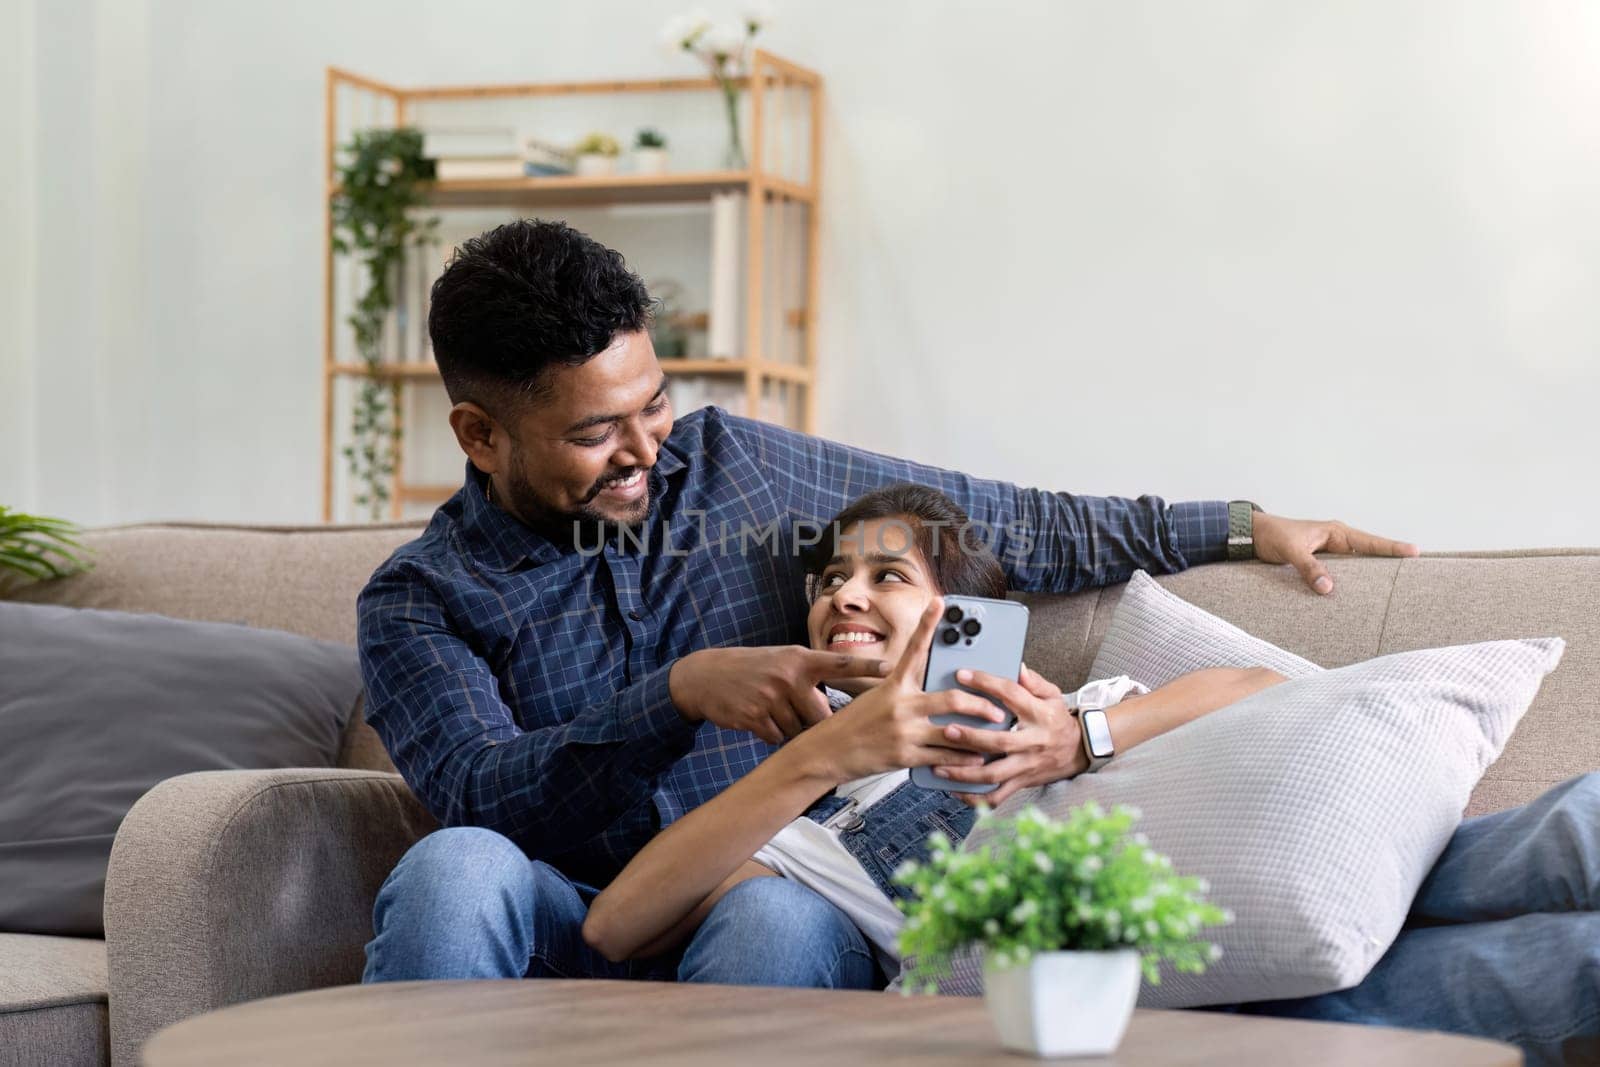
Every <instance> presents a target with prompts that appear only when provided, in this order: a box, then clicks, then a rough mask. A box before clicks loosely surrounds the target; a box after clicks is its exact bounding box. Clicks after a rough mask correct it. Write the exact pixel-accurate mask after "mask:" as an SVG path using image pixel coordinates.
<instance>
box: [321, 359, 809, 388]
mask: <svg viewBox="0 0 1600 1067" xmlns="http://www.w3.org/2000/svg"><path fill="white" fill-rule="evenodd" d="M661 369H662V370H664V371H666V372H667V373H668V374H726V375H729V376H738V375H742V374H744V373H745V372H746V371H748V370H751V369H754V370H755V371H756V372H757V373H759V374H762V375H765V376H766V377H768V378H776V379H779V380H781V381H788V382H800V383H802V384H805V383H809V382H810V381H811V371H810V370H809V369H808V368H806V367H802V366H800V365H799V364H798V363H761V364H759V365H755V366H754V367H752V364H751V362H750V361H749V360H747V359H673V358H670V357H669V358H663V359H662V360H661ZM328 370H329V372H330V373H331V374H333V375H334V376H335V377H340V378H365V377H367V368H366V367H365V366H364V365H363V364H360V363H335V364H333V365H332V366H330V367H329V368H328ZM376 377H378V378H379V379H381V380H384V381H396V380H404V381H424V382H425V381H438V380H439V366H438V364H436V363H386V364H384V365H383V366H381V367H379V368H378V370H377V374H376Z"/></svg>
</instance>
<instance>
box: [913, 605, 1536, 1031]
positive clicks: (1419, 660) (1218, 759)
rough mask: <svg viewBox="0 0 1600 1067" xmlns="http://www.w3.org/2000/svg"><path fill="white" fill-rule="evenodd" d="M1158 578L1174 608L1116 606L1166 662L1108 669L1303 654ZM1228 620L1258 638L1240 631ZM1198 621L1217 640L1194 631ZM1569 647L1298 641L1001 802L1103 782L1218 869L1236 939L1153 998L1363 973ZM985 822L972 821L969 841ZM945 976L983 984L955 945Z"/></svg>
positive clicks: (1059, 801) (1186, 855) (1163, 834)
mask: <svg viewBox="0 0 1600 1067" xmlns="http://www.w3.org/2000/svg"><path fill="white" fill-rule="evenodd" d="M1147 581H1148V580H1147ZM1148 584H1149V585H1150V586H1155V583H1154V582H1153V581H1150V582H1148ZM1129 592H1130V594H1131V593H1134V592H1135V590H1134V589H1133V588H1132V587H1131V586H1130V589H1129ZM1160 592H1161V593H1162V595H1163V596H1164V597H1168V598H1170V599H1171V600H1172V601H1175V602H1176V605H1175V606H1173V607H1172V609H1171V610H1169V611H1167V612H1165V613H1162V612H1159V611H1152V610H1151V609H1152V605H1153V604H1155V603H1156V602H1157V600H1158V598H1155V597H1153V596H1150V595H1148V594H1149V590H1148V589H1146V590H1144V591H1143V592H1142V593H1141V594H1140V595H1139V596H1138V597H1137V598H1136V599H1135V600H1133V601H1132V602H1129V601H1127V600H1125V601H1124V603H1125V604H1128V606H1129V609H1130V610H1129V617H1128V618H1125V619H1117V620H1114V622H1113V629H1114V630H1119V631H1120V634H1121V638H1120V640H1121V641H1122V642H1123V643H1124V644H1125V646H1126V647H1136V648H1155V649H1157V650H1158V652H1159V656H1160V658H1161V662H1160V665H1159V666H1158V667H1157V668H1155V669H1154V670H1151V669H1149V668H1146V667H1144V666H1143V665H1141V664H1139V663H1135V662H1122V661H1114V656H1108V655H1107V654H1106V653H1105V652H1104V651H1103V652H1102V657H1101V658H1103V659H1105V660H1106V663H1107V664H1114V665H1111V666H1104V667H1103V666H1102V663H1101V659H1097V660H1096V663H1095V668H1094V671H1093V672H1092V674H1093V676H1095V677H1099V676H1101V675H1102V674H1103V673H1106V672H1107V671H1111V670H1115V671H1120V672H1123V673H1128V674H1130V675H1132V676H1133V677H1134V678H1136V679H1140V680H1143V678H1144V677H1150V678H1152V679H1160V680H1168V674H1169V673H1170V672H1172V671H1174V670H1176V671H1177V673H1185V672H1186V671H1187V670H1189V669H1199V668H1200V667H1204V666H1211V665H1215V664H1216V663H1219V662H1220V663H1225V664H1235V665H1241V666H1242V665H1254V664H1258V663H1263V662H1265V663H1268V664H1273V665H1275V666H1276V669H1278V670H1280V671H1283V672H1284V673H1286V674H1287V673H1289V671H1288V670H1285V666H1289V667H1294V666H1295V665H1294V664H1293V663H1290V662H1288V661H1286V660H1284V659H1281V658H1278V659H1273V658H1263V654H1264V653H1275V654H1276V655H1277V656H1278V657H1288V656H1289V654H1288V653H1285V652H1282V651H1281V650H1279V649H1274V648H1273V647H1272V646H1270V645H1266V644H1265V642H1261V641H1259V640H1258V639H1256V638H1253V637H1250V635H1248V634H1244V633H1243V632H1242V631H1238V630H1236V629H1235V628H1233V627H1230V626H1229V625H1228V624H1227V623H1224V622H1222V620H1220V619H1215V618H1214V617H1212V616H1209V615H1207V614H1206V613H1205V612H1203V611H1200V609H1198V608H1195V607H1193V605H1189V604H1186V603H1184V602H1183V601H1181V600H1178V599H1177V598H1176V597H1172V596H1171V594H1167V593H1165V591H1160ZM1118 612H1119V614H1120V613H1121V612H1122V608H1121V607H1120V606H1119V608H1118ZM1135 613H1138V614H1137V615H1136V614H1135ZM1135 618H1142V619H1143V621H1144V623H1145V624H1147V625H1146V627H1145V628H1136V627H1135V626H1134V625H1133V619H1135ZM1119 624H1121V625H1120V626H1119ZM1228 630H1233V632H1234V633H1235V634H1237V635H1238V639H1242V640H1238V639H1236V640H1235V641H1234V642H1231V643H1230V642H1229V641H1228V640H1224V639H1223V635H1226V632H1227V631H1228ZM1196 634H1198V635H1199V637H1200V641H1199V643H1198V646H1197V647H1198V648H1203V649H1205V650H1206V651H1205V652H1204V654H1203V655H1202V654H1201V653H1200V652H1198V651H1195V650H1192V649H1191V650H1189V651H1183V650H1182V648H1181V647H1179V646H1180V645H1181V641H1180V638H1183V637H1188V636H1193V635H1196ZM1161 635H1167V636H1165V637H1163V636H1161ZM1564 648H1565V643H1564V642H1563V641H1562V640H1561V639H1560V638H1553V637H1552V638H1540V639H1528V640H1513V641H1490V642H1485V643H1482V644H1475V645H1458V646H1454V647H1450V648H1440V649H1423V650H1420V651H1415V652H1402V653H1398V654H1395V655H1390V656H1383V657H1381V658H1378V659H1373V660H1368V661H1367V662H1365V663H1357V664H1353V665H1351V666H1348V667H1341V668H1339V669H1337V670H1328V671H1322V670H1318V669H1317V668H1316V667H1315V665H1312V664H1309V663H1307V662H1306V661H1304V660H1300V661H1299V662H1300V663H1301V664H1304V666H1303V667H1297V668H1296V669H1297V670H1299V671H1300V672H1301V676H1300V677H1297V678H1292V679H1291V680H1289V681H1286V682H1282V683H1280V684H1278V685H1275V686H1272V687H1270V688H1268V689H1265V690H1262V691H1260V692H1258V693H1256V694H1254V695H1252V696H1250V697H1247V698H1246V699H1244V700H1241V701H1239V702H1238V703H1235V704H1232V705H1230V706H1229V707H1226V708H1223V709H1221V710H1219V711H1215V712H1212V713H1211V714H1209V715H1206V716H1204V717H1203V718H1201V719H1198V720H1195V721H1194V722H1191V723H1188V724H1186V725H1185V726H1183V727H1180V728H1179V729H1177V730H1173V731H1170V732H1168V733H1166V734H1163V735H1162V736H1160V737H1156V738H1153V739H1151V740H1149V741H1147V742H1145V743H1144V744H1142V745H1140V746H1138V747H1137V748H1134V749H1130V750H1128V751H1127V752H1125V753H1123V754H1121V755H1119V756H1117V757H1116V758H1115V759H1114V760H1113V761H1112V762H1111V763H1110V764H1109V765H1108V766H1107V767H1106V768H1105V769H1104V770H1102V771H1100V772H1099V773H1098V774H1093V775H1087V774H1086V775H1080V776H1079V777H1078V778H1075V779H1073V780H1071V781H1068V782H1058V783H1056V784H1054V785H1050V786H1046V787H1044V788H1042V789H1036V790H1025V791H1023V792H1021V793H1019V794H1017V795H1016V796H1014V797H1012V798H1011V799H1010V800H1009V801H1007V802H1006V803H1005V804H1003V805H1001V807H1000V810H999V812H998V814H1000V815H1008V814H1014V813H1015V812H1016V811H1018V810H1020V809H1021V808H1023V807H1025V806H1027V805H1029V804H1037V805H1038V806H1039V807H1040V808H1042V809H1044V810H1045V811H1046V812H1048V813H1050V814H1052V815H1056V816H1060V815H1063V814H1065V813H1066V812H1067V811H1068V810H1070V809H1071V808H1074V807H1076V806H1078V805H1080V804H1083V803H1086V802H1088V801H1090V800H1094V801H1098V802H1099V803H1100V804H1102V805H1104V806H1107V807H1109V806H1111V805H1114V804H1128V805H1131V806H1133V807H1135V808H1137V809H1139V811H1140V812H1141V818H1140V820H1139V822H1138V824H1137V827H1136V828H1137V829H1138V830H1140V831H1142V832H1143V833H1145V834H1146V835H1147V836H1148V837H1149V839H1150V844H1151V846H1152V847H1153V848H1155V849H1156V850H1157V851H1158V852H1162V853H1165V854H1166V855H1167V856H1169V857H1170V858H1171V860H1172V862H1173V865H1174V867H1175V868H1176V869H1177V870H1178V871H1179V872H1180V873H1183V874H1187V875H1196V876H1200V877H1203V878H1205V879H1207V880H1208V881H1209V882H1210V893H1209V896H1210V898H1211V899H1212V900H1213V901H1215V902H1216V903H1217V904H1219V905H1221V906H1222V907H1225V908H1228V909H1230V910H1231V911H1232V912H1233V913H1234V916H1235V920H1234V922H1233V924H1232V925H1229V926H1224V927H1218V928H1213V929H1211V930H1208V931H1206V932H1205V934H1206V936H1208V937H1209V938H1210V939H1211V940H1213V941H1215V942H1216V943H1217V944H1218V945H1220V946H1221V948H1222V952H1223V954H1222V957H1221V959H1220V960H1218V961H1216V962H1214V963H1212V964H1211V965H1210V967H1209V969H1208V970H1207V972H1206V973H1205V974H1203V975H1187V974H1177V973H1174V972H1172V971H1171V969H1170V968H1168V969H1166V970H1165V971H1164V972H1163V975H1162V981H1161V984H1160V985H1159V986H1149V985H1147V986H1145V988H1144V989H1143V991H1142V992H1141V995H1140V999H1139V1003H1140V1005H1142V1006H1144V1007H1153V1008H1183V1007H1193V1006H1196V1005H1203V1004H1223V1003H1234V1002H1241V1001H1250V1000H1271V999H1277V998H1281V997H1300V996H1312V995H1315V994H1319V993H1327V992H1331V991H1333V990H1336V989H1344V988H1348V987H1350V986H1353V985H1356V984H1358V983H1359V982H1360V981H1361V980H1362V979H1363V978H1365V977H1366V975H1367V972H1368V971H1370V970H1371V969H1372V966H1373V965H1374V964H1375V963H1376V962H1377V961H1378V959H1379V957H1381V956H1382V955H1383V953H1384V952H1385V951H1386V950H1387V949H1388V947H1389V945H1390V944H1391V943H1392V942H1393V941H1394V938H1395V936H1396V935H1397V934H1398V933H1399V931H1400V927H1401V924H1402V923H1403V922H1404V921H1405V917H1406V914H1407V913H1408V912H1409V910H1410V908H1411V901H1412V898H1413V897H1414V896H1415V895H1416V891H1417V888H1418V886H1420V885H1421V884H1422V880H1423V878H1424V877H1425V876H1426V875H1427V873H1428V871H1429V869H1430V868H1431V867H1432V866H1433V863H1434V861H1435V860H1436V859H1437V858H1438V856H1439V854H1440V852H1442V851H1443V849H1444V846H1445V844H1446V843H1447V842H1448V841H1449V839H1450V836H1451V834H1453V833H1454V832H1455V829H1456V826H1457V825H1458V824H1459V823H1460V819H1461V813H1462V811H1463V810H1464V809H1465V808H1466V805H1467V800H1468V797H1469V795H1470V794H1471V792H1472V788H1473V786H1474V785H1475V784H1476V783H1477V781H1478V779H1479V777H1480V776H1481V775H1482V774H1483V772H1484V770H1485V769H1487V768H1488V766H1489V764H1490V763H1492V762H1494V760H1495V759H1496V757H1498V755H1499V754H1500V750H1501V748H1502V747H1503V746H1504V745H1505V742H1506V739H1507V738H1508V737H1509V736H1510V734H1511V731H1512V729H1513V728H1514V727H1515V726H1516V724H1517V721H1518V720H1519V719H1520V718H1521V717H1522V715H1523V713H1524V712H1525V711H1526V710H1527V708H1528V706H1529V705H1530V704H1531V703H1532V702H1533V698H1534V696H1535V695H1536V694H1537V692H1538V690H1539V685H1540V683H1541V681H1542V680H1543V678H1544V676H1545V675H1546V674H1548V673H1549V672H1550V671H1551V670H1553V669H1554V668H1555V666H1556V664H1557V663H1558V662H1560V659H1561V654H1562V651H1563V649H1564ZM1115 655H1120V653H1116V654H1115ZM1192 656H1201V658H1199V659H1190V658H1186V657H1192ZM1290 658H1291V659H1293V660H1298V659H1299V658H1298V657H1290ZM1180 663H1181V664H1182V665H1183V669H1178V668H1177V666H1176V665H1177V664H1180ZM1308 669H1309V673H1306V671H1307V670H1308ZM1173 676H1175V675H1173ZM983 836H986V834H985V831H982V830H978V831H974V833H973V835H972V836H971V837H970V838H969V839H968V842H967V847H969V848H970V847H972V846H973V845H976V844H977V843H979V841H981V840H982V838H983ZM941 989H942V991H944V992H948V993H977V992H981V990H982V978H981V974H980V972H979V969H978V967H977V965H976V961H975V960H974V959H971V958H965V959H962V960H958V961H957V967H956V974H955V977H954V980H952V981H947V982H944V983H941Z"/></svg>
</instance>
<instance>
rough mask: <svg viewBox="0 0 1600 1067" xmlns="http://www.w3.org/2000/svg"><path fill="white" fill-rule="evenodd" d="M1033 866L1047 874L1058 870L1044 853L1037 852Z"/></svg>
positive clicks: (1034, 855)
mask: <svg viewBox="0 0 1600 1067" xmlns="http://www.w3.org/2000/svg"><path fill="white" fill-rule="evenodd" d="M1091 858H1093V857H1091ZM1033 865H1034V866H1035V867H1037V868H1039V870H1040V871H1041V872H1043V873H1045V874H1049V873H1050V872H1051V871H1053V870H1055V869H1056V865H1055V863H1054V862H1053V861H1052V860H1051V859H1050V857H1049V856H1046V855H1045V854H1044V853H1043V852H1035V853H1034V854H1033Z"/></svg>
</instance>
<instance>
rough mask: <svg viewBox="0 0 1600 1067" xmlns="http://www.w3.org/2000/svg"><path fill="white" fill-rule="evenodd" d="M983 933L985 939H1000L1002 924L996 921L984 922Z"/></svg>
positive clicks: (987, 920) (986, 920)
mask: <svg viewBox="0 0 1600 1067" xmlns="http://www.w3.org/2000/svg"><path fill="white" fill-rule="evenodd" d="M983 933H984V936H985V937H999V936H1000V923H999V922H998V921H996V920H994V919H985V920H983Z"/></svg>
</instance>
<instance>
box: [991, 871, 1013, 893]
mask: <svg viewBox="0 0 1600 1067" xmlns="http://www.w3.org/2000/svg"><path fill="white" fill-rule="evenodd" d="M994 887H995V889H997V890H998V891H1000V892H1002V893H1004V892H1005V891H1006V890H1007V889H1010V888H1011V879H1009V878H1007V877H1006V876H1005V875H1003V874H997V875H995V876H994Z"/></svg>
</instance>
